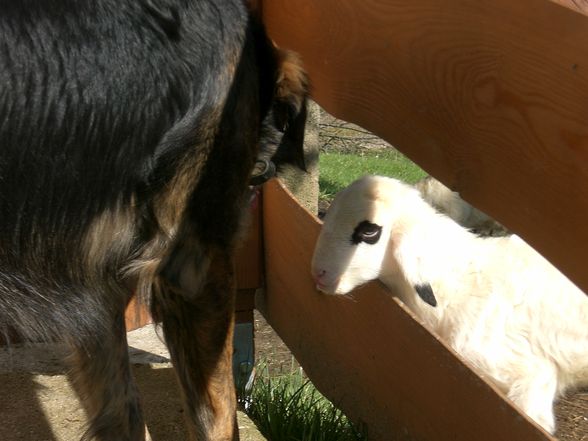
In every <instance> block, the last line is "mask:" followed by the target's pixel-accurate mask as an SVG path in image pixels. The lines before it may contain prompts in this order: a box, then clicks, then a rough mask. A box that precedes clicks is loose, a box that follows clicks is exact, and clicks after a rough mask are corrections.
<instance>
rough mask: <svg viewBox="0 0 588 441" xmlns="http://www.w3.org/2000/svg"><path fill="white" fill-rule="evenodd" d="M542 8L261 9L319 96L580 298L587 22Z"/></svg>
mask: <svg viewBox="0 0 588 441" xmlns="http://www.w3.org/2000/svg"><path fill="white" fill-rule="evenodd" d="M562 2H565V3H567V5H568V7H564V6H562V5H561V4H558V3H556V2H552V1H549V0H516V1H512V0H445V1H442V2H440V1H438V0H419V1H418V2H417V1H412V0H387V1H381V0H322V1H314V0H264V1H263V8H262V12H263V16H264V21H265V23H266V25H267V26H268V30H269V33H270V35H271V37H272V38H273V39H274V40H275V41H276V42H277V43H278V44H279V45H280V46H283V47H287V48H291V49H294V50H296V51H298V52H299V53H300V54H301V55H302V59H303V61H304V62H305V64H306V67H307V69H308V71H309V74H310V78H311V81H312V92H313V96H314V98H315V99H316V100H317V101H318V102H319V104H320V105H322V106H323V107H324V108H325V109H326V110H327V111H329V112H331V113H333V114H334V115H336V116H338V117H340V118H342V119H345V120H348V121H352V122H354V123H357V124H359V125H361V126H363V127H365V128H367V129H369V130H371V131H373V132H375V133H376V134H378V135H379V136H381V137H383V138H384V139H386V140H387V141H389V142H390V143H392V144H393V145H394V146H396V147H397V148H398V149H399V150H401V151H402V152H404V153H405V154H406V155H408V156H409V157H410V158H411V159H412V160H414V161H415V162H417V163H418V164H419V165H420V166H421V167H423V168H424V169H425V170H426V171H427V172H429V173H430V174H432V175H434V176H435V177H437V178H439V179H440V180H442V181H443V182H444V183H446V184H447V185H449V186H450V187H451V188H453V189H454V190H457V191H459V192H460V194H461V195H462V197H463V198H464V199H466V200H467V201H469V202H471V203H473V204H474V205H476V206H477V207H479V208H481V209H482V210H484V211H486V212H487V213H489V214H491V215H492V216H494V217H495V218H497V219H498V220H499V221H501V222H502V223H503V224H505V225H506V226H507V227H509V228H510V229H511V230H513V231H515V232H516V233H518V234H519V235H521V236H522V237H524V238H525V239H526V240H527V241H528V242H529V243H530V244H531V245H533V246H534V247H535V248H536V249H538V251H540V252H541V253H542V254H544V255H545V256H546V257H547V258H548V259H549V260H551V261H552V262H553V263H555V264H556V265H557V266H558V267H560V268H561V269H562V270H563V271H564V272H565V273H566V274H568V276H570V278H572V279H573V280H574V281H575V282H576V283H577V284H578V285H579V286H580V287H581V288H583V289H584V291H588V271H586V262H588V228H587V225H588V126H587V122H588V44H586V42H588V17H586V16H585V15H583V14H581V13H579V12H577V11H573V10H572V9H570V7H569V6H573V5H572V4H571V3H570V2H569V1H565V0H562Z"/></svg>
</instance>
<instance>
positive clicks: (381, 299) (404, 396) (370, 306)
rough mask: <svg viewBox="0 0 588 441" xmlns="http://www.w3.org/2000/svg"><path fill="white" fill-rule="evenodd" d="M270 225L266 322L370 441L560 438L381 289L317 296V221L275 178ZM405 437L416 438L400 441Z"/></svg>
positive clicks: (267, 192) (268, 202)
mask: <svg viewBox="0 0 588 441" xmlns="http://www.w3.org/2000/svg"><path fill="white" fill-rule="evenodd" d="M263 224H264V231H265V236H264V242H265V247H266V248H265V254H266V262H265V264H266V284H267V285H266V291H267V292H266V299H265V305H264V308H263V309H264V311H265V314H266V317H267V318H268V321H269V323H270V324H271V326H272V327H273V328H274V329H275V330H276V331H277V332H278V334H279V335H280V337H282V339H283V340H284V341H285V343H286V344H287V345H288V347H289V348H290V349H291V350H292V352H293V353H294V355H295V356H296V359H297V360H298V361H299V362H300V363H301V364H302V366H303V367H304V369H305V371H306V372H307V373H308V375H309V377H310V378H311V379H312V381H313V383H314V384H315V385H316V386H317V387H318V388H319V389H320V390H321V391H322V392H323V393H324V394H325V395H326V396H327V397H329V398H330V399H331V400H333V401H334V402H335V403H338V405H339V406H340V407H341V408H342V409H343V410H344V411H345V412H346V413H347V414H348V415H349V416H351V417H352V418H354V419H356V420H361V421H364V422H365V423H366V424H367V425H368V431H369V435H370V440H371V441H391V440H395V439H419V440H431V441H433V440H435V441H445V440H446V441H473V440H476V441H500V440H503V441H513V440H517V441H531V440H534V441H539V440H548V439H552V438H550V437H549V436H548V435H547V434H545V433H544V432H543V431H542V430H541V429H539V428H538V427H536V426H535V425H534V424H532V423H530V422H529V421H528V420H527V419H526V417H523V416H522V415H520V414H518V413H517V412H516V411H515V410H514V408H513V407H512V406H511V404H510V403H509V402H506V401H504V400H503V399H502V398H501V397H500V396H499V395H498V394H497V393H496V392H495V391H494V389H493V388H492V387H491V386H489V385H488V384H487V383H485V382H484V381H483V380H481V379H480V378H479V377H478V376H477V375H475V374H474V373H473V372H472V371H470V370H469V369H468V368H467V367H466V366H465V365H464V364H463V363H462V362H461V361H460V360H458V358H457V357H456V356H455V355H454V353H453V352H452V351H451V350H449V349H447V348H446V347H445V346H444V345H443V344H442V343H441V342H440V341H438V340H437V339H436V338H435V337H433V336H432V335H431V334H429V333H428V332H427V331H426V329H425V328H424V327H423V326H421V325H420V324H419V323H418V322H417V321H415V319H414V318H413V316H412V315H411V314H410V313H409V312H408V311H407V310H406V309H405V308H404V307H403V306H402V305H401V304H400V303H399V302H397V301H396V300H395V299H394V298H393V297H392V295H391V293H390V292H389V291H387V290H386V289H385V288H384V287H383V286H382V285H380V284H379V283H373V284H370V285H368V286H366V287H364V288H362V289H361V290H359V291H356V292H355V294H354V296H353V298H350V297H346V296H327V295H324V294H320V293H318V292H317V291H316V290H315V288H314V285H313V282H312V279H311V277H310V259H311V257H312V252H313V249H314V243H315V241H316V238H317V236H318V232H319V228H320V225H319V222H318V221H317V220H316V218H314V217H313V216H312V215H311V214H310V213H308V212H307V211H306V210H305V209H304V208H302V207H301V206H300V205H298V203H297V202H296V201H295V200H294V199H292V197H291V195H289V194H288V192H287V190H285V189H284V188H283V187H281V186H280V185H279V183H278V182H277V181H276V180H274V181H271V182H270V183H268V184H266V186H265V188H264V213H263ZM286 232H287V234H286ZM405 432H408V433H409V434H410V435H411V436H412V437H413V438H402V437H400V438H396V436H397V435H398V434H402V433H405Z"/></svg>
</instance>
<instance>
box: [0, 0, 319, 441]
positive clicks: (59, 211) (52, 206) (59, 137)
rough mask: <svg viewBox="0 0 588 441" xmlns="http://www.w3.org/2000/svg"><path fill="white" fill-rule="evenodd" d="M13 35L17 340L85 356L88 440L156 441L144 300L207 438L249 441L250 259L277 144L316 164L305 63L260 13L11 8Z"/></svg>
mask: <svg viewBox="0 0 588 441" xmlns="http://www.w3.org/2000/svg"><path fill="white" fill-rule="evenodd" d="M0 35H1V36H2V38H1V39H0V47H1V51H0V66H2V67H1V68H0V96H1V99H0V213H2V216H1V217H0V334H2V335H4V337H5V339H6V340H10V338H11V336H13V335H14V334H16V337H17V338H18V339H19V340H24V341H36V342H54V341H60V342H61V341H65V342H66V343H67V344H68V346H69V347H71V356H70V357H69V358H68V359H69V362H70V363H71V370H72V377H73V380H74V383H75V385H76V387H77V389H78V390H79V391H80V392H81V396H82V398H83V403H84V406H85V407H86V408H87V411H88V414H89V420H90V422H89V425H88V429H87V431H86V432H85V434H84V435H83V439H97V440H100V441H106V440H119V441H138V440H144V439H145V436H146V435H145V427H144V423H143V417H142V412H141V408H140V405H139V398H138V393H137V388H136V386H135V383H134V381H133V379H132V375H131V371H130V367H129V360H128V354H127V344H126V333H125V325H124V310H125V306H126V304H127V302H128V301H129V298H130V295H129V293H130V292H131V291H132V289H134V288H136V290H137V292H138V294H139V295H140V297H141V298H142V299H144V300H145V301H146V302H149V304H150V309H151V312H152V315H153V317H154V319H155V320H156V321H158V322H161V326H162V328H163V331H164V335H165V341H166V344H167V346H168V348H169V351H170V354H171V358H172V362H173V364H174V367H175V372H176V376H177V379H178V382H179V384H180V387H181V391H182V398H183V403H184V407H185V415H186V420H187V424H188V431H189V433H190V436H191V437H192V438H193V439H198V440H215V441H220V440H235V439H238V432H237V429H236V427H235V420H236V414H235V402H236V399H235V393H234V386H233V382H232V374H231V355H232V347H231V345H232V327H233V324H232V321H233V320H232V318H233V308H234V305H233V304H234V293H235V289H234V282H233V270H232V256H233V249H234V247H235V242H236V241H237V236H238V231H239V226H240V224H241V223H242V217H243V215H242V212H243V211H244V210H243V207H244V206H245V205H246V201H247V187H248V179H249V176H250V173H251V170H252V168H253V165H254V163H255V160H256V157H257V155H258V150H259V147H260V146H262V150H264V152H262V153H260V155H266V156H270V157H275V156H281V158H286V159H282V160H284V161H285V160H295V159H296V158H298V159H296V160H298V161H300V160H299V158H300V155H301V154H302V153H301V152H302V145H301V143H302V139H301V138H300V133H301V132H303V130H304V118H303V114H304V108H305V103H306V93H307V92H306V87H307V86H306V84H307V80H306V77H305V74H304V72H303V71H302V69H301V67H300V65H299V63H298V61H297V60H296V59H295V58H294V57H293V56H292V55H291V54H290V53H288V52H285V51H280V50H278V49H277V48H275V47H274V46H273V45H272V44H271V42H270V41H269V39H268V38H267V36H266V34H265V31H264V29H263V27H262V26H261V24H259V23H258V22H257V21H256V20H254V19H253V18H252V17H251V16H250V13H249V11H248V10H247V9H246V7H245V4H244V2H242V0H191V1H186V0H116V1H115V0H55V1H51V2H44V1H31V0H6V1H3V2H1V3H0ZM268 131H271V133H272V136H271V139H269V137H268V135H267V134H266V132H268ZM282 141H283V143H282ZM282 144H283V145H285V146H286V148H287V149H298V150H297V151H298V154H297V153H296V152H290V153H288V154H285V153H283V148H282ZM268 152H269V153H268ZM9 344H10V342H9Z"/></svg>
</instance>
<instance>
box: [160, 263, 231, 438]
mask: <svg viewBox="0 0 588 441" xmlns="http://www.w3.org/2000/svg"><path fill="white" fill-rule="evenodd" d="M210 257H211V259H210V266H209V267H208V270H207V272H206V276H205V279H204V281H203V283H202V284H201V285H200V287H199V288H198V287H195V289H196V292H188V291H186V288H187V287H186V286H183V287H182V288H179V289H178V287H177V285H175V286H170V285H169V283H168V282H169V281H166V279H165V278H160V280H159V282H160V283H159V286H158V287H156V290H155V296H154V299H153V306H152V309H153V313H154V317H155V318H156V319H157V320H160V321H161V322H162V326H163V331H164V335H165V341H166V343H167V346H168V349H169V351H170V355H171V358H172V362H173V364H174V367H175V372H176V376H177V379H178V382H179V384H180V388H181V390H182V395H183V397H182V398H183V401H184V406H185V409H186V417H187V424H188V430H189V432H190V435H191V437H192V439H194V440H197V441H235V440H238V439H239V435H238V431H237V426H236V396H235V388H234V383H233V373H232V354H233V345H232V343H233V342H232V340H233V315H234V312H233V311H234V302H235V300H234V298H235V286H234V282H233V268H232V261H231V259H230V256H229V255H228V253H224V252H218V253H214V252H213V253H211V255H210ZM164 273H165V271H164Z"/></svg>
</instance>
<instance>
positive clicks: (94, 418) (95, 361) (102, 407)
mask: <svg viewBox="0 0 588 441" xmlns="http://www.w3.org/2000/svg"><path fill="white" fill-rule="evenodd" d="M123 306H124V305H121V307H120V311H119V312H118V313H117V315H116V317H113V318H112V322H109V323H104V326H102V327H101V329H96V334H95V336H93V338H92V339H91V340H90V339H88V338H86V339H84V341H83V342H78V343H75V344H72V345H73V353H72V356H71V357H70V359H69V361H70V362H71V366H72V379H73V383H74V386H75V388H76V390H77V391H78V393H79V394H80V398H81V399H82V402H83V404H84V406H85V408H86V411H87V412H88V416H89V419H90V423H89V427H88V430H87V431H86V433H85V435H84V437H83V438H82V439H84V440H90V439H92V440H94V439H95V440H99V441H114V440H116V441H144V440H145V436H146V435H145V425H144V422H143V416H142V412H141V408H140V404H139V396H138V392H137V387H136V385H135V382H134V380H133V377H132V374H131V370H130V365H129V356H128V347H127V339H126V330H125V324H124V310H123ZM76 341H77V340H76ZM147 439H149V438H147Z"/></svg>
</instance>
